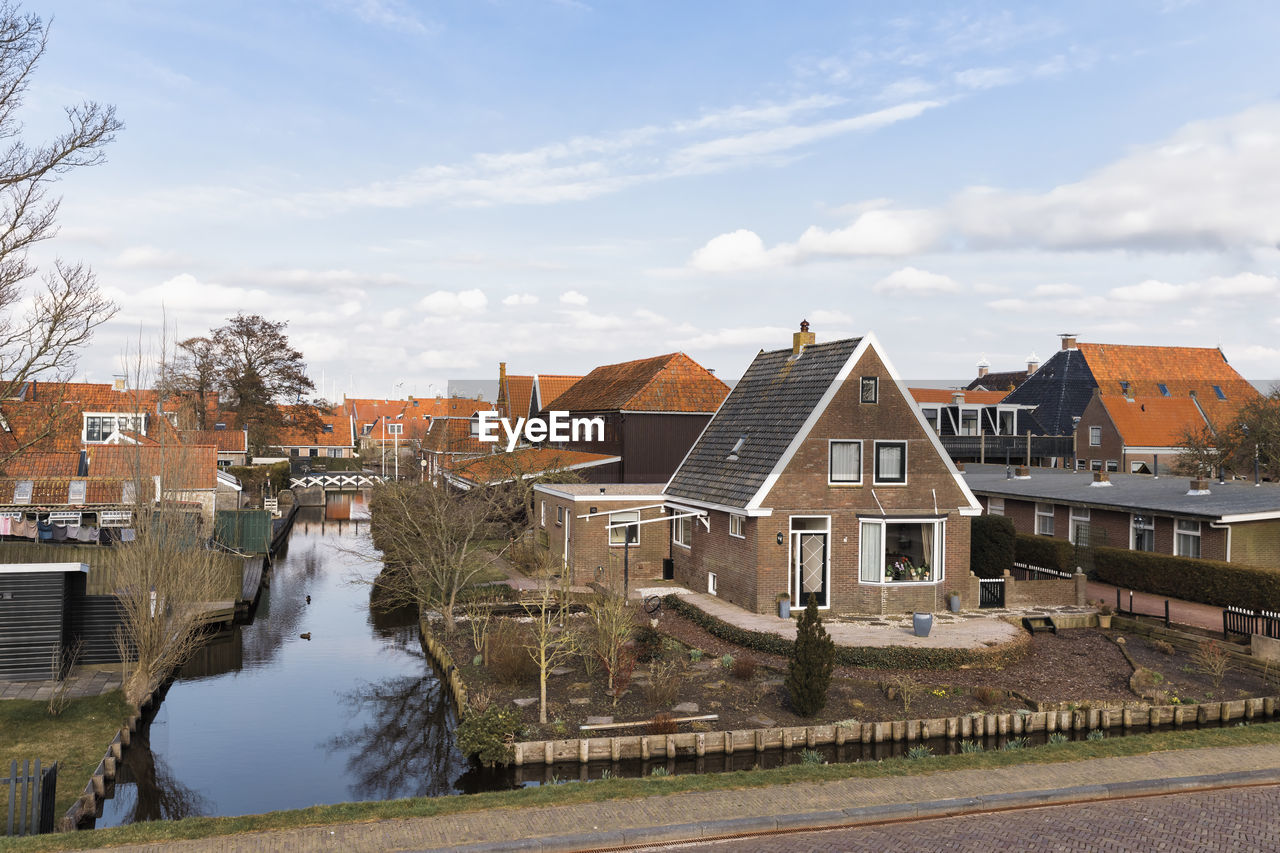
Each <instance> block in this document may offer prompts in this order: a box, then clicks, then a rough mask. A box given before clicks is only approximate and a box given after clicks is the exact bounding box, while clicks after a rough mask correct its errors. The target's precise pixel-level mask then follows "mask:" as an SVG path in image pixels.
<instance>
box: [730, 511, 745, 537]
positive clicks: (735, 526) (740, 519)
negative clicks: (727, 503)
mask: <svg viewBox="0 0 1280 853" xmlns="http://www.w3.org/2000/svg"><path fill="white" fill-rule="evenodd" d="M729 535H730V536H733V537H735V538H737V539H746V538H747V517H746V516H745V515H738V514H737V513H736V512H731V513H729Z"/></svg>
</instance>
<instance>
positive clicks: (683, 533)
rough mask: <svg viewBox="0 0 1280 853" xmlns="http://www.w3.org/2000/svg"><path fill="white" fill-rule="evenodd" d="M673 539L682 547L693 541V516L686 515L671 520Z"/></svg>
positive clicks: (686, 546)
mask: <svg viewBox="0 0 1280 853" xmlns="http://www.w3.org/2000/svg"><path fill="white" fill-rule="evenodd" d="M671 541H672V542H674V543H676V544H677V545H679V546H681V547H682V548H688V547H689V546H690V545H691V544H692V543H693V516H691V515H686V516H685V517H684V518H677V519H675V520H674V521H672V522H671Z"/></svg>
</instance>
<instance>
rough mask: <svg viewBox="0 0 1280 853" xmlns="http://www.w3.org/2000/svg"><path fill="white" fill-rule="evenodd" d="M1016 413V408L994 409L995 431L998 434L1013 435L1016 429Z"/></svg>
mask: <svg viewBox="0 0 1280 853" xmlns="http://www.w3.org/2000/svg"><path fill="white" fill-rule="evenodd" d="M1017 418H1018V413H1017V411H1016V410H1014V411H1009V410H1006V409H997V410H996V427H997V429H996V432H997V433H999V434H1000V435H1013V434H1014V433H1015V432H1016V431H1017V429H1016V424H1017V422H1018V420H1017Z"/></svg>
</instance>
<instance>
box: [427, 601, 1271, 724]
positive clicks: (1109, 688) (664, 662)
mask: <svg viewBox="0 0 1280 853" xmlns="http://www.w3.org/2000/svg"><path fill="white" fill-rule="evenodd" d="M579 618H581V617H579ZM637 625H638V627H640V626H646V625H647V620H645V619H642V618H641V614H637ZM657 629H658V631H659V633H660V634H661V649H660V653H659V655H658V657H657V659H656V660H655V661H653V662H651V663H648V662H646V663H637V664H636V666H635V668H634V669H633V670H632V671H631V673H630V677H629V679H628V678H627V676H626V675H625V674H624V675H620V676H619V679H620V681H628V684H627V687H626V689H625V690H624V691H620V695H618V696H617V698H616V700H615V697H614V696H612V695H611V694H610V692H609V691H608V689H607V679H606V675H605V673H604V671H603V669H602V668H601V667H600V666H599V665H598V664H594V663H593V662H590V661H585V660H584V659H583V658H582V657H580V656H575V657H574V658H573V659H571V660H569V661H567V662H565V663H564V664H563V665H562V666H560V667H557V669H556V670H555V673H556V674H554V675H551V676H550V677H549V679H548V710H547V719H548V721H549V722H548V723H547V724H545V725H542V724H539V722H538V711H539V708H538V701H537V697H538V678H537V668H536V667H535V666H534V665H533V663H532V660H529V661H528V663H527V665H524V664H520V663H519V658H520V654H519V653H521V652H522V651H523V650H521V649H520V648H519V647H518V644H517V643H513V642H511V641H510V638H508V640H507V642H506V643H505V644H504V647H503V648H498V647H497V646H495V648H494V650H493V651H492V652H491V660H490V665H489V666H484V665H477V664H476V663H475V661H474V658H475V656H476V650H475V647H474V645H473V640H472V636H471V633H470V631H469V630H468V629H467V626H466V623H465V621H464V622H460V624H459V626H458V630H457V631H455V632H454V633H453V635H452V636H450V637H448V638H447V640H446V645H447V647H448V650H449V652H450V655H451V656H452V658H453V660H454V661H455V662H456V663H457V665H458V667H459V669H460V671H461V673H462V677H463V681H464V682H465V684H466V687H467V690H468V692H469V693H470V694H471V696H472V697H479V698H480V700H481V701H482V702H483V701H485V700H486V699H487V700H489V701H492V702H495V703H497V704H499V705H500V706H502V707H506V708H515V709H516V710H518V712H519V714H520V717H521V720H522V722H523V724H524V726H525V728H524V732H523V734H522V735H521V738H522V739H524V740H538V739H553V738H566V737H577V736H578V735H579V726H581V725H584V724H587V723H589V722H594V723H599V722H602V719H601V718H612V722H643V721H648V720H651V719H652V718H654V717H655V716H657V715H659V714H662V713H670V714H672V715H674V716H693V715H705V714H716V715H718V717H719V719H717V720H714V721H708V722H701V723H686V724H681V725H680V728H679V730H680V731H691V730H692V731H700V730H701V731H710V730H726V729H751V728H773V727H782V726H801V725H815V724H822V723H835V722H839V721H845V720H861V721H874V720H890V719H902V718H905V717H915V718H934V717H951V716H959V715H964V714H969V713H972V712H975V711H981V712H984V713H997V712H1000V711H1014V710H1018V709H1025V710H1036V709H1042V708H1063V709H1065V708H1069V707H1086V706H1089V705H1095V706H1103V705H1105V706H1110V707H1118V706H1121V705H1126V704H1128V705H1138V704H1141V703H1142V701H1143V700H1142V699H1141V697H1139V696H1138V695H1137V694H1136V693H1134V692H1133V691H1132V690H1131V689H1130V686H1129V682H1130V678H1131V676H1132V675H1133V671H1134V670H1133V667H1132V666H1131V665H1130V663H1129V661H1128V660H1127V659H1126V658H1125V656H1124V654H1123V653H1122V652H1121V651H1120V649H1119V647H1118V646H1117V645H1116V643H1115V642H1114V640H1113V638H1112V637H1111V636H1108V633H1107V632H1103V631H1099V630H1096V629H1074V630H1067V631H1063V632H1061V633H1059V634H1056V635H1054V634H1037V635H1035V636H1034V637H1027V638H1025V640H1023V642H1025V643H1026V644H1027V651H1026V654H1025V655H1023V656H1021V657H1020V658H1018V659H1017V660H1015V661H1013V662H1012V663H1009V664H1008V665H1006V666H1003V667H995V668H983V667H978V666H972V665H966V666H961V667H958V668H956V669H948V670H938V669H898V670H894V669H866V668H859V667H850V666H837V667H836V670H835V676H834V678H833V680H832V684H831V689H830V691H829V693H828V701H827V705H826V708H825V709H823V711H822V712H820V713H819V714H818V715H817V716H816V717H812V718H806V717H800V716H799V715H797V714H796V713H795V712H794V711H792V710H791V708H790V707H789V706H788V704H787V701H786V691H785V688H784V686H783V680H784V678H785V676H786V668H787V661H786V659H785V658H784V657H782V656H780V655H776V654H766V653H761V652H756V651H752V650H748V649H744V648H742V647H740V646H737V645H735V644H733V643H730V642H728V641H726V640H724V639H721V638H718V637H715V636H713V635H711V634H710V633H708V632H707V631H706V630H704V629H703V628H701V627H699V626H698V625H696V624H694V623H693V622H692V621H691V620H689V619H687V618H685V617H683V616H681V615H679V614H677V613H674V612H672V611H671V609H669V608H664V610H663V611H662V613H661V615H660V617H659V620H658V624H657ZM1157 654H1158V653H1157ZM526 657H527V655H526ZM747 661H750V662H752V663H746V662H747ZM1254 682H1257V683H1254ZM1224 685H1225V687H1226V688H1228V689H1229V690H1231V691H1233V692H1231V693H1230V695H1228V693H1227V692H1225V691H1224V692H1222V693H1221V694H1220V696H1221V698H1224V699H1228V698H1237V697H1238V695H1244V694H1243V693H1241V691H1244V692H1245V693H1247V694H1248V695H1262V694H1263V692H1265V690H1264V685H1263V684H1262V683H1261V680H1260V679H1253V680H1252V681H1250V680H1248V679H1245V678H1243V677H1242V678H1241V680H1240V681H1239V683H1238V684H1237V683H1236V682H1234V681H1227V682H1224ZM904 694H905V702H904ZM1205 695H1206V694H1204V693H1203V691H1202V692H1201V693H1200V694H1197V698H1205ZM904 705H905V706H906V707H904ZM589 718H592V719H589ZM660 731H664V729H660V728H654V727H650V726H643V725H639V726H635V727H632V728H627V729H607V730H603V731H601V732H599V733H600V734H617V735H631V734H646V733H657V732H660Z"/></svg>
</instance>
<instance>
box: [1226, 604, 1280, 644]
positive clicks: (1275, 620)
mask: <svg viewBox="0 0 1280 853" xmlns="http://www.w3.org/2000/svg"><path fill="white" fill-rule="evenodd" d="M1231 634H1244V635H1245V636H1248V635H1250V634H1261V635H1262V636H1264V637H1270V638H1271V639H1273V640H1277V639H1280V613H1276V612H1274V611H1271V610H1249V609H1246V608H1244V607H1227V608H1224V609H1223V611H1222V639H1224V640H1226V639H1229V635H1231Z"/></svg>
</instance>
